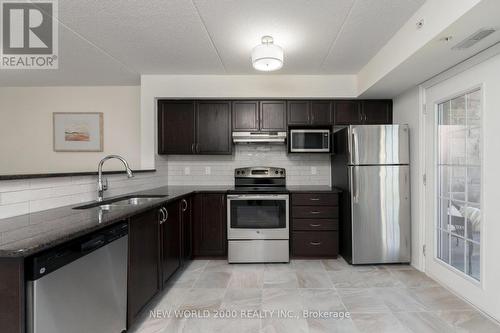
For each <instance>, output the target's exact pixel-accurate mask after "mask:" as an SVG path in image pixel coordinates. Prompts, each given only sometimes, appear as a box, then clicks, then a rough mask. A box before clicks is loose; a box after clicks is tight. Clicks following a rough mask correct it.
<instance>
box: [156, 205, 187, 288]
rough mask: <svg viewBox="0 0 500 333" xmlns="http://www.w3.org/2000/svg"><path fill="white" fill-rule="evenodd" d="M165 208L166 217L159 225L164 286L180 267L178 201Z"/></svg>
mask: <svg viewBox="0 0 500 333" xmlns="http://www.w3.org/2000/svg"><path fill="white" fill-rule="evenodd" d="M165 208H166V210H167V212H168V216H167V219H166V220H165V221H164V222H163V223H161V224H160V232H161V271H162V274H161V275H162V285H165V284H166V282H167V281H168V279H169V278H170V277H171V276H172V275H173V274H174V273H175V272H176V271H177V269H178V268H179V267H180V266H181V245H182V244H181V243H182V242H181V216H180V209H181V207H180V201H174V202H172V203H169V204H168V205H167V206H166V207H165Z"/></svg>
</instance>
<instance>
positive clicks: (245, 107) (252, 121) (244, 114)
mask: <svg viewBox="0 0 500 333" xmlns="http://www.w3.org/2000/svg"><path fill="white" fill-rule="evenodd" d="M258 130H259V102H258V101H234V102H233V131H242V132H256V131H258Z"/></svg>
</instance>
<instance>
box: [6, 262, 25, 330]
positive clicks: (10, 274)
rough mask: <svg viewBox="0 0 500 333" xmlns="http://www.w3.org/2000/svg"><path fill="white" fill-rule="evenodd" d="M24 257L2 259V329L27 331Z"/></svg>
mask: <svg viewBox="0 0 500 333" xmlns="http://www.w3.org/2000/svg"><path fill="white" fill-rule="evenodd" d="M25 308H26V304H25V281H24V260H23V258H2V259H0V327H1V328H0V331H1V332H19V333H21V332H25Z"/></svg>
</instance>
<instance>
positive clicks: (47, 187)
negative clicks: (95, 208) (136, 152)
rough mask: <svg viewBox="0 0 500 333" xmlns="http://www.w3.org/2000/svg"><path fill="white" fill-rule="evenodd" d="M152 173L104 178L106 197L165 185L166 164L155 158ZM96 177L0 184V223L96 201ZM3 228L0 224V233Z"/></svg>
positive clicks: (31, 180) (41, 179)
mask: <svg viewBox="0 0 500 333" xmlns="http://www.w3.org/2000/svg"><path fill="white" fill-rule="evenodd" d="M157 160H158V163H157V166H156V169H157V172H155V173H136V174H135V177H134V178H131V179H128V178H127V177H126V176H125V174H113V175H106V176H105V177H106V178H107V179H108V181H109V190H108V191H106V192H105V196H107V197H110V196H115V195H121V194H125V193H130V192H134V191H141V190H147V189H150V188H154V187H158V186H162V185H166V184H167V179H168V167H167V165H168V164H167V160H166V158H165V157H163V156H158V159H157ZM96 196H97V176H74V177H49V178H37V179H28V180H7V181H0V219H2V218H7V217H12V216H17V215H23V214H27V213H30V212H37V211H42V210H47V209H51V208H55V207H60V206H66V205H72V204H77V203H82V202H87V201H92V200H95V199H96ZM3 228H5V226H2V225H1V224H0V229H3Z"/></svg>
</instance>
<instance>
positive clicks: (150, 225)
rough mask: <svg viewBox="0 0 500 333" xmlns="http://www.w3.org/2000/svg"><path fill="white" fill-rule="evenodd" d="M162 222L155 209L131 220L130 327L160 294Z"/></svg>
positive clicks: (129, 255) (157, 210) (129, 267)
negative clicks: (146, 306)
mask: <svg viewBox="0 0 500 333" xmlns="http://www.w3.org/2000/svg"><path fill="white" fill-rule="evenodd" d="M159 231H160V219H159V209H158V208H155V209H152V210H149V211H146V212H144V213H141V214H139V215H136V216H133V217H131V218H130V220H129V236H128V242H129V243H128V246H129V249H128V258H129V259H128V260H129V263H128V283H127V295H128V296H127V327H130V325H131V324H132V323H133V322H134V321H135V319H136V318H137V316H138V315H139V313H140V312H141V310H142V309H143V308H144V306H145V305H146V304H147V303H148V302H149V301H150V300H151V299H152V298H153V297H154V296H155V295H156V294H157V293H158V292H159V291H160V288H161V284H160V232H159Z"/></svg>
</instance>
